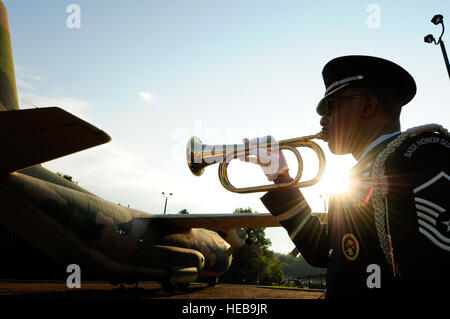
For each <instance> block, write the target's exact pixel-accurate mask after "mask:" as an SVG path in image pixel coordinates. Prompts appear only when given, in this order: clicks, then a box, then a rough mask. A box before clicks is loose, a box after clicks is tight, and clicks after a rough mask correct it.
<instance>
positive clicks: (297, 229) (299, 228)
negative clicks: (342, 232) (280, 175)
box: [261, 189, 329, 268]
mask: <svg viewBox="0 0 450 319" xmlns="http://www.w3.org/2000/svg"><path fill="white" fill-rule="evenodd" d="M261 201H262V203H263V204H264V206H266V208H267V209H268V210H269V211H270V212H271V214H272V215H274V216H275V218H277V220H278V221H279V223H280V224H281V226H283V227H284V228H285V229H286V230H287V232H288V234H289V237H290V238H291V240H292V242H293V243H294V244H295V246H296V247H297V248H298V250H299V251H300V253H301V255H302V256H303V257H304V258H305V260H306V261H307V262H308V263H309V264H310V265H312V266H314V267H322V268H323V267H327V264H328V251H329V242H328V238H327V230H326V227H327V225H326V224H322V223H321V222H320V220H319V218H318V217H317V216H315V215H311V208H310V207H309V205H308V203H307V202H306V200H305V198H304V197H303V195H302V193H301V192H300V191H299V190H298V189H286V190H273V191H269V192H267V193H266V194H265V195H264V196H263V197H261Z"/></svg>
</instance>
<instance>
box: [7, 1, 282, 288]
mask: <svg viewBox="0 0 450 319" xmlns="http://www.w3.org/2000/svg"><path fill="white" fill-rule="evenodd" d="M110 140H111V138H110V137H109V136H108V134H106V133H105V132H103V131H102V130H100V129H98V128H96V127H95V126H93V125H91V124H89V123H87V122H85V121H83V120H81V119H79V118H77V117H75V116H74V115H72V114H70V113H68V112H66V111H64V110H63V109H61V108H58V107H48V108H35V109H19V103H18V97H17V89H16V80H15V73H14V63H13V56H12V47H11V37H10V30H9V20H8V14H7V10H6V7H5V5H4V4H3V3H2V2H1V1H0V150H1V156H0V200H1V208H0V210H1V213H0V215H1V218H0V224H1V225H3V226H5V227H7V228H8V229H9V230H10V231H11V232H13V233H14V234H15V235H17V236H19V237H20V238H23V239H24V240H25V241H27V242H28V243H30V244H31V245H32V246H34V247H36V248H37V249H39V250H41V251H42V252H44V253H45V254H46V255H48V256H50V257H52V258H53V259H55V260H56V261H57V262H59V263H61V264H62V265H69V264H77V265H79V266H80V269H81V270H82V271H83V270H89V273H91V274H92V273H95V274H96V278H99V279H103V280H107V281H109V282H110V283H112V284H120V283H137V282H139V281H158V282H161V283H163V284H165V285H167V286H169V287H170V286H171V287H173V286H174V285H176V284H179V285H185V284H187V283H189V282H192V281H195V280H197V279H202V278H203V279H205V278H206V279H208V278H209V279H211V282H214V280H215V279H216V278H217V277H218V276H219V275H221V274H222V273H224V272H225V271H227V269H228V268H229V267H230V264H231V253H232V252H233V250H234V249H236V248H237V247H240V246H242V245H244V244H245V238H246V236H247V234H246V232H245V231H243V228H255V227H271V226H279V224H278V222H277V221H276V220H275V219H274V218H273V217H272V216H271V215H270V214H233V215H231V214H228V215H227V214H223V215H217V214H216V215H212V214H200V215H155V214H149V213H145V212H142V211H138V210H135V209H132V208H127V207H123V206H121V205H117V204H113V203H111V202H108V201H106V200H104V199H102V198H100V197H98V196H96V195H95V194H92V193H90V192H88V191H87V190H85V189H83V188H81V187H79V186H78V185H76V184H74V183H71V182H69V181H67V180H66V179H64V178H62V177H61V176H58V175H57V174H54V173H52V172H50V171H49V170H47V169H45V168H44V167H42V166H40V164H41V163H44V162H47V161H50V160H53V159H56V158H59V157H61V156H66V155H69V154H72V153H75V152H78V151H82V150H85V149H88V148H91V147H95V146H97V145H101V144H104V143H107V142H109V141H110ZM219 234H220V235H219Z"/></svg>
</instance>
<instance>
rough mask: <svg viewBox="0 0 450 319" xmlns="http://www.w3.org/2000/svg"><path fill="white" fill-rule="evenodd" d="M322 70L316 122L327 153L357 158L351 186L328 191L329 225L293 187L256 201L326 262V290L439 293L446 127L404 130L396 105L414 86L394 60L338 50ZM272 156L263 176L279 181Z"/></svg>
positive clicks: (447, 280) (449, 172) (300, 245)
mask: <svg viewBox="0 0 450 319" xmlns="http://www.w3.org/2000/svg"><path fill="white" fill-rule="evenodd" d="M322 74H323V78H324V82H325V86H326V92H325V96H324V97H323V98H322V99H321V101H320V102H319V104H318V107H317V112H318V113H319V115H320V116H321V120H320V124H321V126H322V127H323V132H324V139H325V141H327V142H328V147H329V149H330V150H331V152H333V153H334V154H338V155H341V154H352V155H353V156H354V158H355V159H356V160H357V161H358V163H357V165H356V166H355V167H354V168H353V169H352V171H351V177H352V189H351V191H350V192H349V193H348V194H346V195H345V196H341V197H337V196H335V197H332V198H331V199H330V208H329V212H328V223H327V224H323V223H321V222H320V221H319V219H318V217H317V216H314V215H311V209H310V207H309V205H308V204H307V202H306V201H305V199H304V197H303V195H302V193H301V191H300V190H299V189H280V190H272V191H270V192H268V193H266V194H265V195H264V196H263V197H262V198H261V200H262V202H263V204H264V205H265V206H266V207H267V209H268V210H269V211H270V212H271V213H272V214H273V215H274V216H275V217H276V218H277V219H278V220H279V222H280V224H281V225H282V226H283V227H284V228H285V229H286V230H287V232H288V233H289V235H290V238H291V239H292V241H293V242H294V244H295V245H296V247H297V249H298V250H299V251H300V253H301V254H302V256H303V257H304V258H305V259H306V261H307V262H308V263H310V264H311V265H313V266H316V267H327V268H328V272H327V291H326V296H327V298H377V297H416V296H420V295H425V296H429V297H435V296H436V297H439V296H441V297H442V295H440V292H439V291H446V290H447V289H448V288H449V287H450V285H449V284H450V275H449V274H448V271H449V270H450V212H449V209H450V205H449V197H450V196H449V195H450V167H449V165H450V139H449V137H448V133H447V131H446V130H445V129H443V128H441V127H439V126H424V127H419V128H417V129H413V130H409V131H407V132H403V133H401V131H400V121H399V117H400V111H401V109H402V107H403V106H404V105H405V104H407V103H408V102H409V101H411V99H412V98H413V97H414V95H415V93H416V85H415V82H414V79H413V78H412V76H411V75H410V74H409V73H408V72H407V71H406V70H404V69H403V68H402V67H400V66H398V65H397V64H395V63H393V62H390V61H387V60H385V59H381V58H376V57H370V56H344V57H339V58H336V59H333V60H331V61H330V62H329V63H328V64H327V65H326V66H325V67H324V69H323V73H322ZM253 143H254V140H253ZM279 155H281V156H278V157H277V160H279V161H280V165H279V169H278V171H277V172H276V174H271V175H269V174H266V175H267V176H268V178H269V180H274V182H275V183H285V182H288V181H289V180H291V177H290V175H289V172H288V171H289V170H288V167H287V164H286V161H285V159H284V156H283V155H282V153H280V154H279ZM275 156H276V155H275ZM274 158H275V157H274ZM278 158H279V159H278ZM263 169H264V167H263ZM374 278H377V280H374ZM374 282H375V283H376V284H374Z"/></svg>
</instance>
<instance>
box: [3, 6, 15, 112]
mask: <svg viewBox="0 0 450 319" xmlns="http://www.w3.org/2000/svg"><path fill="white" fill-rule="evenodd" d="M18 109H19V100H18V98H17V86H16V75H15V73H14V61H13V53H12V45H11V33H10V31H9V18H8V11H7V10H6V6H5V5H4V4H3V2H2V1H0V111H8V110H18Z"/></svg>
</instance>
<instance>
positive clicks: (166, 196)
mask: <svg viewBox="0 0 450 319" xmlns="http://www.w3.org/2000/svg"><path fill="white" fill-rule="evenodd" d="M161 194H162V195H163V197H164V198H165V199H166V202H165V203H164V215H165V214H166V208H167V199H168V198H169V197H170V196H172V195H173V193H169V194H166V193H164V192H162V193H161Z"/></svg>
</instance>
